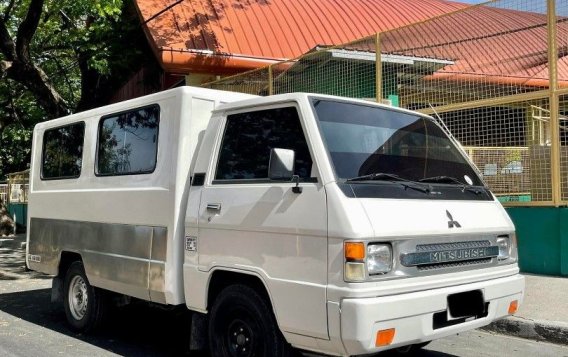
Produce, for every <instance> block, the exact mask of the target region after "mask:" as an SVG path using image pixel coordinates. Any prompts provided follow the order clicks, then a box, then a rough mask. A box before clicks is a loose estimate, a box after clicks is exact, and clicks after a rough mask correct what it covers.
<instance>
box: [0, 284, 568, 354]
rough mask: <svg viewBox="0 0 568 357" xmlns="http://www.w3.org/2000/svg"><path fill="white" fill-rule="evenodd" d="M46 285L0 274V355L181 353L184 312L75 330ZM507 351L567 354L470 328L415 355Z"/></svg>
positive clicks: (138, 308) (141, 311)
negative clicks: (91, 330)
mask: <svg viewBox="0 0 568 357" xmlns="http://www.w3.org/2000/svg"><path fill="white" fill-rule="evenodd" d="M50 284H51V281H50V280H49V279H41V278H22V279H13V280H7V279H4V280H2V279H1V278H0V356H6V357H12V356H14V357H15V356H18V357H19V356H26V357H28V356H42V357H43V356H45V357H50V356H79V355H81V356H82V355H88V356H91V357H98V356H104V357H107V356H117V355H121V356H178V355H184V354H185V355H187V348H186V346H187V343H188V340H187V333H186V331H187V326H186V325H187V323H186V321H187V320H186V319H185V316H184V314H180V313H179V312H172V311H162V310H161V309H157V308H150V307H148V305H146V304H134V305H133V306H129V307H128V308H123V309H119V310H117V311H116V312H115V313H114V314H113V316H112V320H111V321H110V323H109V324H107V326H106V328H105V329H104V330H103V331H102V332H100V333H98V334H95V335H82V334H76V333H74V332H72V331H71V330H69V328H68V327H67V325H66V322H65V316H64V314H63V309H62V307H61V305H60V304H52V303H51V302H50V286H51V285H50ZM512 355H514V356H539V357H540V356H550V357H553V356H554V357H568V346H561V345H554V344H549V343H543V342H537V341H532V340H525V339H519V338H514V337H509V336H504V335H498V334H492V333H488V332H482V331H472V332H469V333H465V334H461V335H459V336H454V337H450V338H445V339H442V340H438V341H434V342H432V343H431V344H430V345H429V346H428V347H427V348H426V349H424V350H423V351H421V352H420V353H418V354H416V356H424V357H452V356H463V357H503V356H512ZM201 356H203V355H201ZM381 356H392V354H390V353H387V354H381Z"/></svg>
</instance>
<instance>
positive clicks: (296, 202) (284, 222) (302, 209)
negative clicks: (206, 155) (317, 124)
mask: <svg viewBox="0 0 568 357" xmlns="http://www.w3.org/2000/svg"><path fill="white" fill-rule="evenodd" d="M272 148H283V149H291V150H294V151H295V170H294V173H295V174H296V175H298V176H299V177H300V186H301V187H302V192H301V193H294V192H293V190H292V189H293V187H294V186H295V184H293V183H292V182H282V181H270V180H269V179H268V164H269V158H270V150H271V149H272ZM218 151H219V154H218V155H217V164H216V165H214V167H213V172H211V173H210V174H209V175H208V176H209V177H211V178H212V179H210V180H207V182H206V183H205V185H204V187H203V193H202V197H201V206H200V210H199V222H198V226H199V267H200V269H201V270H207V271H208V270H210V269H213V268H220V269H227V268H228V269H232V270H235V269H236V270H241V271H246V272H248V273H252V274H255V275H257V276H259V277H260V278H261V279H262V280H263V283H264V285H265V286H266V288H267V290H268V293H269V295H270V297H271V300H272V305H273V307H274V313H275V315H276V319H277V321H278V324H279V326H280V328H281V329H282V330H283V331H286V332H291V333H296V334H301V335H304V336H306V335H307V336H312V337H316V338H328V333H327V313H326V283H327V214H326V195H325V189H324V187H323V185H322V184H321V180H319V182H318V178H317V177H318V175H317V170H316V169H315V168H314V167H313V166H314V164H313V161H312V156H311V155H310V150H309V146H308V143H307V141H306V138H305V135H304V131H303V129H302V125H301V121H300V118H299V115H298V109H297V107H296V106H284V107H282V106H280V107H272V108H268V109H258V110H255V111H253V112H245V113H236V114H232V115H229V116H227V119H226V122H225V128H224V134H223V137H222V138H221V142H220V144H219V150H218Z"/></svg>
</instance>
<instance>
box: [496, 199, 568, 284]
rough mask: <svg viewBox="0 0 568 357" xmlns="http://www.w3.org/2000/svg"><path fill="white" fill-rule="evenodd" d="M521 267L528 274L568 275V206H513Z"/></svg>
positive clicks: (511, 209)
mask: <svg viewBox="0 0 568 357" xmlns="http://www.w3.org/2000/svg"><path fill="white" fill-rule="evenodd" d="M507 212H508V213H509V216H510V217H511V219H512V220H513V223H515V228H516V229H517V241H518V244H519V266H520V268H521V271H523V272H526V273H535V274H545V275H565V276H568V208H564V207H561V208H556V207H514V208H513V207H511V208H507Z"/></svg>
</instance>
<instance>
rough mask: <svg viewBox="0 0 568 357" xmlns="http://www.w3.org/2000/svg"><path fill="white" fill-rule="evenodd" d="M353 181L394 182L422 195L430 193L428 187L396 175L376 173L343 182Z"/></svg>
mask: <svg viewBox="0 0 568 357" xmlns="http://www.w3.org/2000/svg"><path fill="white" fill-rule="evenodd" d="M353 181H388V182H393V183H395V182H396V183H400V184H401V185H402V186H403V187H404V189H407V188H410V189H413V190H416V191H420V192H423V193H430V192H431V191H432V189H431V188H430V187H424V186H423V185H420V184H419V183H417V182H416V181H412V180H408V179H405V178H402V177H400V176H398V175H395V174H387V173H384V172H377V173H374V174H369V175H363V176H357V177H352V178H349V179H347V180H345V182H353Z"/></svg>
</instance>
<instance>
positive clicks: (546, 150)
mask: <svg viewBox="0 0 568 357" xmlns="http://www.w3.org/2000/svg"><path fill="white" fill-rule="evenodd" d="M567 55H568V0H497V1H489V2H487V3H484V4H480V5H475V6H469V7H464V8H463V9H461V10H459V11H456V12H452V13H448V14H445V15H442V16H438V17H435V18H431V19H429V20H426V21H423V22H420V23H416V24H411V25H408V26H404V27H401V28H398V29H394V30H390V31H386V32H381V33H376V34H374V35H372V36H369V37H366V38H363V39H359V40H356V41H353V42H350V43H347V44H341V45H337V46H331V47H329V46H328V47H321V46H320V47H316V48H314V49H313V50H312V51H310V52H309V53H306V54H305V55H303V56H301V57H299V58H295V59H292V60H288V61H283V62H280V63H277V64H273V65H270V66H268V67H265V68H260V69H257V70H253V71H249V72H246V73H243V74H239V75H236V76H231V77H227V78H223V79H221V80H218V81H215V82H211V83H208V84H206V85H204V86H205V87H208V88H214V89H223V90H230V91H238V92H245V93H251V94H259V95H270V94H279V93H288V92H314V93H323V94H332V95H341V96H347V97H353V98H365V99H373V100H376V101H379V102H384V103H388V104H391V105H395V106H400V107H404V108H408V109H412V110H418V111H421V112H423V113H426V114H434V113H435V114H436V115H439V116H440V118H441V119H442V121H443V122H444V123H445V124H446V125H447V127H448V128H449V129H450V131H451V132H452V134H453V135H454V136H455V137H456V139H457V140H458V141H459V142H460V143H461V144H462V145H463V146H464V147H466V150H467V152H468V153H469V155H470V157H471V158H472V160H473V162H474V163H475V164H476V165H477V166H478V168H479V169H480V171H481V172H482V173H483V176H484V179H485V181H486V182H487V184H488V185H489V186H490V188H491V189H492V190H493V191H494V192H495V193H496V195H498V196H499V197H500V198H501V200H502V201H503V203H504V204H505V205H510V206H513V205H526V206H537V205H540V206H542V205H544V206H559V205H565V204H568V123H567V122H566V118H568V61H567V60H566V58H565V56H567Z"/></svg>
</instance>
